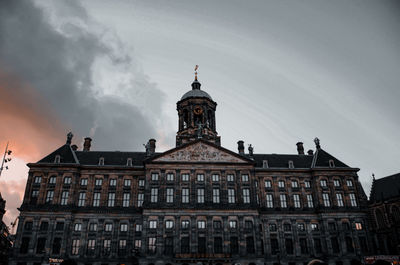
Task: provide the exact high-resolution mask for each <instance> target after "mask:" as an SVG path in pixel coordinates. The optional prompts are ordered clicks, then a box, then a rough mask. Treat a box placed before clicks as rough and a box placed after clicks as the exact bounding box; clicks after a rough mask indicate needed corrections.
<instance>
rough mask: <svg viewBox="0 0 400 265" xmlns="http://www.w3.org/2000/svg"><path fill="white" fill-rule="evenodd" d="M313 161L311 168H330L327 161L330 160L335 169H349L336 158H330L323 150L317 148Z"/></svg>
mask: <svg viewBox="0 0 400 265" xmlns="http://www.w3.org/2000/svg"><path fill="white" fill-rule="evenodd" d="M314 157H315V160H314V161H313V165H312V167H314V168H315V167H330V165H329V160H332V161H333V163H334V165H335V167H349V166H348V165H346V164H345V163H343V162H342V161H340V160H339V159H337V158H336V157H334V156H332V155H331V154H329V153H328V152H326V151H324V150H323V149H321V148H319V149H317V150H316V151H315V155H314Z"/></svg>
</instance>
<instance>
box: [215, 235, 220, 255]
mask: <svg viewBox="0 0 400 265" xmlns="http://www.w3.org/2000/svg"><path fill="white" fill-rule="evenodd" d="M214 253H215V254H220V253H222V237H215V238H214Z"/></svg>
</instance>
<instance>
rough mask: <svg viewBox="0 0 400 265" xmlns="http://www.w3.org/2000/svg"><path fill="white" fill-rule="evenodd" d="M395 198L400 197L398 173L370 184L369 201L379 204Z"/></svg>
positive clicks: (399, 174) (399, 176)
mask: <svg viewBox="0 0 400 265" xmlns="http://www.w3.org/2000/svg"><path fill="white" fill-rule="evenodd" d="M395 197H400V173H397V174H394V175H391V176H387V177H384V178H380V179H375V180H374V181H373V182H372V188H371V196H370V200H371V201H373V202H380V201H384V200H388V199H391V198H395Z"/></svg>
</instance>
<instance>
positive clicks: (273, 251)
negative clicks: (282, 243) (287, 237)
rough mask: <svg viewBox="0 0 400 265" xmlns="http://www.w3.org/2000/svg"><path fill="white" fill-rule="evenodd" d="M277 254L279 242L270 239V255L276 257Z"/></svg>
mask: <svg viewBox="0 0 400 265" xmlns="http://www.w3.org/2000/svg"><path fill="white" fill-rule="evenodd" d="M278 252H279V242H278V239H276V238H271V254H272V255H276V254H278Z"/></svg>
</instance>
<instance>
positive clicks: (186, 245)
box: [181, 236, 190, 254]
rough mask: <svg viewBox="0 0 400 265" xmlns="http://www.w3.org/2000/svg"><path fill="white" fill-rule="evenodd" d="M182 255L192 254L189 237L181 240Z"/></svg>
mask: <svg viewBox="0 0 400 265" xmlns="http://www.w3.org/2000/svg"><path fill="white" fill-rule="evenodd" d="M181 253H183V254H187V253H190V241H189V237H188V236H184V237H182V238H181Z"/></svg>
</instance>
